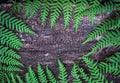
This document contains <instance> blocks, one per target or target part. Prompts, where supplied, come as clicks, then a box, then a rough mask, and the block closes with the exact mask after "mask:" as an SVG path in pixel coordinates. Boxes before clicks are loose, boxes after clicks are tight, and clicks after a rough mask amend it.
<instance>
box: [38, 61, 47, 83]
mask: <svg viewBox="0 0 120 83" xmlns="http://www.w3.org/2000/svg"><path fill="white" fill-rule="evenodd" d="M38 78H39V81H40V82H41V83H47V82H48V81H47V77H46V75H45V73H44V70H43V69H42V67H41V65H40V63H38Z"/></svg>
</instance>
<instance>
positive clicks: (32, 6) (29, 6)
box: [24, 0, 40, 18]
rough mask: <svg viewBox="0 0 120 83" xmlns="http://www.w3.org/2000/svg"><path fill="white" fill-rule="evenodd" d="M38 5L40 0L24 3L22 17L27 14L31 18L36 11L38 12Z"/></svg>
mask: <svg viewBox="0 0 120 83" xmlns="http://www.w3.org/2000/svg"><path fill="white" fill-rule="evenodd" d="M39 7H40V2H39V1H38V0H34V1H33V2H32V1H28V2H27V3H26V4H25V15H24V18H26V17H27V16H30V18H32V17H33V16H34V15H35V13H36V12H38V10H39Z"/></svg>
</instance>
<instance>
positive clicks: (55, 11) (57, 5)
mask: <svg viewBox="0 0 120 83" xmlns="http://www.w3.org/2000/svg"><path fill="white" fill-rule="evenodd" d="M60 1H62V0H60ZM60 1H58V0H53V2H52V3H53V4H52V6H51V10H52V12H51V14H50V26H51V28H52V27H53V26H54V25H55V23H56V20H57V19H58V18H59V16H60V13H61V11H62V2H60Z"/></svg>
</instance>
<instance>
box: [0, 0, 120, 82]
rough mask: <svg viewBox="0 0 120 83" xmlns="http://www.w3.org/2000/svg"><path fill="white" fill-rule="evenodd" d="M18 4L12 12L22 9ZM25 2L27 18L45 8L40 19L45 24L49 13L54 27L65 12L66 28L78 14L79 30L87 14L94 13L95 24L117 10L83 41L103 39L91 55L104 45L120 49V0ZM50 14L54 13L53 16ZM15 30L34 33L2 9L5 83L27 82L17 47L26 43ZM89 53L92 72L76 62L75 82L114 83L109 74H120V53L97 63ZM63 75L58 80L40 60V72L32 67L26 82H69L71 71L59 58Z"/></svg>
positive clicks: (0, 64) (0, 67)
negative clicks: (67, 69) (104, 0)
mask: <svg viewBox="0 0 120 83" xmlns="http://www.w3.org/2000/svg"><path fill="white" fill-rule="evenodd" d="M11 2H13V3H14V5H13V7H12V11H13V12H14V11H15V12H20V11H21V8H22V3H21V2H20V3H16V2H15V1H14V0H11ZM23 2H25V14H24V18H26V17H28V16H29V17H30V18H32V17H33V16H34V15H35V14H36V13H37V12H38V10H39V9H40V7H41V9H42V10H41V13H40V14H41V15H40V19H41V22H42V24H45V22H46V20H47V18H48V16H50V26H51V27H53V26H54V25H55V23H56V22H57V19H58V18H59V17H60V15H61V14H62V13H63V15H64V27H65V28H66V27H67V25H68V24H69V22H70V19H71V18H72V13H74V27H75V30H76V31H77V30H78V27H79V23H80V20H82V17H83V16H90V20H91V22H92V23H94V17H95V15H96V14H101V13H106V12H112V11H117V12H115V13H114V16H113V17H109V18H107V19H105V20H104V21H103V22H101V23H100V24H99V25H98V26H97V28H96V29H94V30H93V31H92V32H91V33H90V34H89V35H88V37H87V39H86V40H85V41H84V42H83V44H85V43H87V42H89V41H92V40H93V39H95V38H96V37H98V36H101V37H102V38H101V39H100V40H99V41H98V42H97V44H96V45H94V46H93V47H92V51H91V52H89V53H88V54H86V56H89V55H90V54H92V53H94V52H95V51H97V50H100V49H102V48H104V47H109V46H116V47H117V48H120V29H119V27H120V13H119V10H120V3H119V2H120V1H119V0H110V1H106V2H103V0H72V1H68V0H52V1H49V0H44V1H42V0H33V1H30V0H27V1H26V0H23ZM49 13H50V15H49ZM14 30H16V31H20V32H24V33H30V34H34V32H33V31H32V30H31V29H30V28H28V26H27V25H26V24H25V23H24V22H23V21H21V20H19V19H17V18H15V17H13V16H11V15H9V14H8V13H6V12H5V11H1V12H0V82H1V83H23V80H22V79H21V77H20V76H19V75H17V74H16V73H15V72H16V71H22V70H21V69H20V68H19V66H23V64H22V63H21V62H20V61H19V59H20V56H19V55H18V54H17V53H16V52H15V51H14V50H20V49H21V47H22V46H23V43H22V42H21V41H20V39H19V38H18V37H17V36H16V35H15V34H14ZM86 56H83V57H82V60H83V61H84V62H85V64H86V66H87V68H88V72H89V73H87V72H86V70H85V69H84V68H83V67H79V66H78V64H76V63H75V64H74V65H73V68H72V70H71V75H72V77H73V78H74V80H73V82H74V83H82V82H87V83H113V81H111V82H109V81H108V80H107V79H106V78H105V74H112V75H115V76H118V77H120V60H119V59H120V53H119V52H118V53H115V54H114V55H113V56H110V57H107V58H106V59H105V60H103V61H102V62H95V61H94V60H93V59H90V58H88V57H86ZM58 66H59V74H58V80H57V79H56V78H55V76H54V74H53V73H52V71H50V70H49V68H48V66H46V71H45V70H44V69H43V68H42V66H41V65H40V64H39V63H38V72H37V73H35V72H34V71H33V70H32V68H31V66H29V68H28V72H27V73H26V76H25V79H26V80H25V81H26V83H39V82H40V83H59V82H60V83H68V82H69V79H68V74H67V71H66V68H65V66H64V65H63V64H62V63H61V61H60V60H58Z"/></svg>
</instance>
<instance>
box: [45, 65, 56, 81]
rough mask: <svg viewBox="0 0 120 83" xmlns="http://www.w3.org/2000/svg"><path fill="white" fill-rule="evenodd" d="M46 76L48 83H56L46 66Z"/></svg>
mask: <svg viewBox="0 0 120 83" xmlns="http://www.w3.org/2000/svg"><path fill="white" fill-rule="evenodd" d="M46 74H47V77H48V79H49V82H50V83H58V82H57V79H56V78H55V76H54V75H53V73H52V72H51V71H50V69H49V68H48V66H46Z"/></svg>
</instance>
